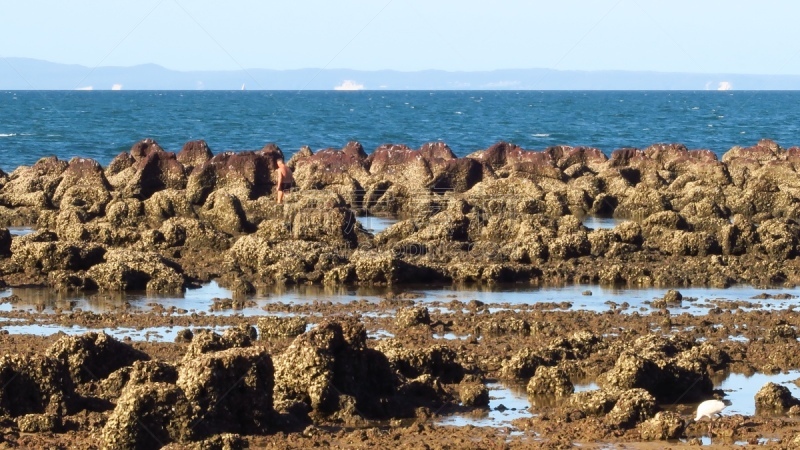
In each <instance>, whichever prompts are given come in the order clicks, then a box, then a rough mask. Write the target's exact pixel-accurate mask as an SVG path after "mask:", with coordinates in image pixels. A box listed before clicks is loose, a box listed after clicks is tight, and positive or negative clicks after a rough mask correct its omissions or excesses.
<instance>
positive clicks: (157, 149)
mask: <svg viewBox="0 0 800 450" xmlns="http://www.w3.org/2000/svg"><path fill="white" fill-rule="evenodd" d="M162 152H164V149H163V148H161V146H160V145H158V142H156V141H155V140H154V139H152V138H145V139H142V140H141V141H139V142H137V143H135V144H133V146H131V150H130V155H131V156H132V157H133V159H134V161H137V162H138V161H141V160H142V159H144V158H147V157H148V156H150V155H151V154H153V153H162Z"/></svg>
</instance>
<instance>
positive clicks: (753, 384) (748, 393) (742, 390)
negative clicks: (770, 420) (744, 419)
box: [714, 370, 800, 416]
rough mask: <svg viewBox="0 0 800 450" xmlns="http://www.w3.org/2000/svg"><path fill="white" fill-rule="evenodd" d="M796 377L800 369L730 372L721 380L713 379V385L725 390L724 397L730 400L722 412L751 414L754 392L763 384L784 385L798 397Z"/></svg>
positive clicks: (799, 392)
mask: <svg viewBox="0 0 800 450" xmlns="http://www.w3.org/2000/svg"><path fill="white" fill-rule="evenodd" d="M798 378H800V370H792V371H789V372H788V373H779V374H764V373H756V374H752V375H744V374H741V373H731V374H728V375H726V376H725V377H724V378H723V379H721V380H714V385H715V388H716V389H722V390H723V391H724V392H725V398H726V399H728V400H730V401H731V405H730V406H728V407H727V408H725V410H724V411H723V414H725V415H730V414H742V415H745V416H752V415H754V414H755V413H756V402H755V396H756V392H758V391H759V389H761V388H762V387H764V385H765V384H767V383H769V382H772V383H775V384H779V385H781V386H786V387H787V388H788V389H789V390H790V391H791V392H792V395H793V396H794V397H800V386H798V385H797V384H795V383H794V381H795V380H797V379H798Z"/></svg>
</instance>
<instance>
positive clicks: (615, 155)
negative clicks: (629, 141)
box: [609, 148, 645, 167]
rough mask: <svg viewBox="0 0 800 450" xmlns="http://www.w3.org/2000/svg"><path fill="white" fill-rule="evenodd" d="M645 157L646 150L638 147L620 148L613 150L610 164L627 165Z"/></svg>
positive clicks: (616, 165)
mask: <svg viewBox="0 0 800 450" xmlns="http://www.w3.org/2000/svg"><path fill="white" fill-rule="evenodd" d="M644 159H645V154H644V152H643V151H641V150H639V149H638V148H620V149H617V150H614V151H613V152H611V159H610V160H609V165H610V166H611V167H625V166H628V165H631V163H637V162H639V161H642V160H644Z"/></svg>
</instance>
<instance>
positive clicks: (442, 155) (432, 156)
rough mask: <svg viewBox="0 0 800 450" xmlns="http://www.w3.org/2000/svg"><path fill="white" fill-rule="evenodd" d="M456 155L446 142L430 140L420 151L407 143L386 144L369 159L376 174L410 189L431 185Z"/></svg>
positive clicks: (370, 170)
mask: <svg viewBox="0 0 800 450" xmlns="http://www.w3.org/2000/svg"><path fill="white" fill-rule="evenodd" d="M455 159H456V156H455V154H453V151H452V150H451V149H450V147H448V146H447V144H445V143H443V142H432V143H427V144H425V145H423V146H422V147H420V149H419V150H412V149H410V148H408V147H407V146H405V145H394V144H385V145H382V146H380V147H378V148H377V149H375V151H374V152H372V154H370V155H369V157H368V158H367V164H368V165H369V172H370V174H372V175H373V176H374V177H376V178H378V179H381V180H386V181H389V182H391V183H395V184H399V185H403V186H405V187H406V188H407V189H409V190H410V191H411V192H414V191H419V190H422V189H425V188H426V187H428V186H430V185H431V183H432V181H433V180H434V178H435V177H436V176H437V175H438V174H440V173H441V172H442V171H444V170H445V169H446V168H447V167H448V166H447V161H450V160H455Z"/></svg>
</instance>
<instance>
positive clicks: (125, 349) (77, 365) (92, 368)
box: [47, 332, 150, 384]
mask: <svg viewBox="0 0 800 450" xmlns="http://www.w3.org/2000/svg"><path fill="white" fill-rule="evenodd" d="M47 355H48V356H49V357H51V358H54V359H57V360H59V361H61V362H62V363H63V364H64V365H65V367H67V369H68V370H69V373H70V376H71V377H72V380H73V382H74V383H75V384H80V383H86V382H89V381H99V380H101V379H103V378H106V377H107V376H108V375H110V374H111V373H112V372H114V371H116V370H118V369H120V368H122V367H126V366H130V365H131V364H133V363H134V362H135V361H143V360H147V359H150V358H149V357H148V356H147V355H146V354H145V353H142V352H140V351H138V350H136V349H134V348H133V347H131V346H130V345H128V344H123V343H122V342H120V341H118V340H116V339H114V338H113V337H111V336H109V335H107V334H105V333H104V332H100V333H95V332H89V333H86V334H83V335H81V336H65V337H62V338H61V339H59V340H58V341H56V342H55V343H54V344H53V345H52V346H51V347H50V349H48V351H47Z"/></svg>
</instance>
